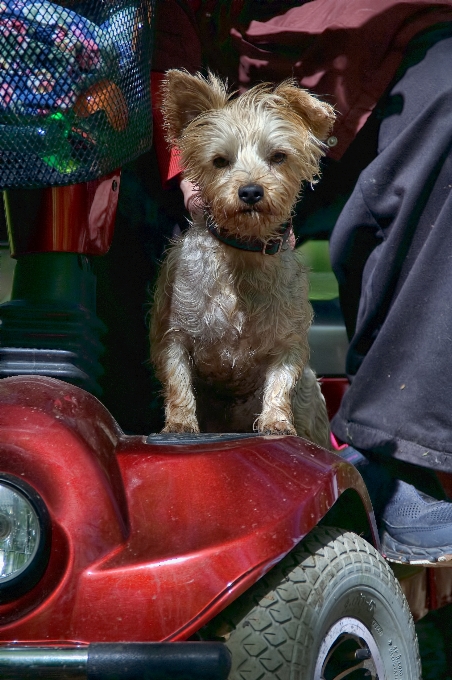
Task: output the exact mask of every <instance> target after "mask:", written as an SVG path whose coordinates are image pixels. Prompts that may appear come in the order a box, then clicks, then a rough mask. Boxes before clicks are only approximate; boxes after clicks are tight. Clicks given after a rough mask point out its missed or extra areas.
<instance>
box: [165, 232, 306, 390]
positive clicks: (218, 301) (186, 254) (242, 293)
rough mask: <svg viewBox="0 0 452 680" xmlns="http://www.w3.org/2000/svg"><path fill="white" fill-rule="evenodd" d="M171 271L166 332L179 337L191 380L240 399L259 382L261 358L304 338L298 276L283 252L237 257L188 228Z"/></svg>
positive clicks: (298, 268)
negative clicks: (190, 364)
mask: <svg viewBox="0 0 452 680" xmlns="http://www.w3.org/2000/svg"><path fill="white" fill-rule="evenodd" d="M175 250H176V251H179V252H178V254H177V256H176V258H175V262H174V265H175V266H174V268H172V276H173V277H174V278H173V281H172V305H171V313H170V319H169V328H170V329H172V330H174V331H175V332H177V333H181V334H183V335H184V338H185V344H186V346H187V348H188V350H189V352H190V356H191V357H192V360H193V363H194V367H195V375H196V376H197V378H198V379H202V380H203V381H206V382H208V383H209V382H210V383H212V384H215V385H216V386H217V387H218V386H219V385H221V386H222V389H224V390H233V391H234V392H235V393H241V394H246V393H249V392H251V391H254V390H255V389H257V388H258V387H259V386H260V384H261V383H262V382H263V381H264V379H265V368H266V366H267V365H268V363H269V359H270V358H271V357H273V356H275V355H277V354H278V352H279V351H281V352H283V351H285V350H286V348H287V344H288V343H293V342H294V341H296V340H297V337H296V336H297V335H300V342H301V338H303V337H305V335H306V332H307V329H308V327H309V323H310V321H311V318H310V309H307V308H306V305H304V304H302V301H303V300H306V297H307V277H306V271H305V269H304V267H303V266H302V265H301V263H300V262H299V261H298V260H297V258H296V256H295V255H294V253H293V252H292V251H290V250H287V251H285V252H282V253H280V254H278V255H275V256H269V255H261V254H260V253H249V252H246V251H238V250H236V249H233V248H231V247H230V246H227V245H224V244H222V243H220V242H219V241H217V240H216V239H215V238H214V237H213V236H212V235H211V234H210V233H208V232H207V231H206V228H205V226H203V225H198V226H193V227H192V228H191V229H190V230H189V231H188V232H187V234H186V235H185V237H184V238H183V240H182V242H181V243H179V244H177V245H176V246H175Z"/></svg>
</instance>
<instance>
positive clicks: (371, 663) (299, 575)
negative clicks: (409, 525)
mask: <svg viewBox="0 0 452 680" xmlns="http://www.w3.org/2000/svg"><path fill="white" fill-rule="evenodd" d="M206 632H208V634H209V636H212V637H216V638H217V639H218V638H220V639H221V638H222V639H224V640H225V643H226V645H227V646H228V647H229V649H230V651H231V652H232V670H231V674H230V676H229V678H230V680H245V679H246V680H342V678H344V679H345V678H348V677H350V678H353V680H355V678H356V680H358V679H359V678H363V679H364V678H366V680H394V679H395V678H400V679H402V678H410V680H420V679H421V665H420V659H419V650H418V644H417V638H416V633H415V630H414V624H413V619H412V617H411V613H410V611H409V608H408V604H407V602H406V600H405V597H404V595H403V593H402V591H401V589H400V586H399V583H398V581H397V580H396V579H395V577H394V575H393V573H392V571H391V569H390V568H389V567H388V565H387V564H386V562H385V560H384V559H383V558H382V557H381V556H380V555H379V554H378V553H377V551H376V550H374V548H373V547H372V546H371V545H370V544H369V543H367V541H365V540H364V539H362V538H360V537H359V536H357V535H356V534H353V533H351V532H348V531H343V530H341V529H335V528H330V527H316V528H315V529H314V530H313V531H312V532H311V533H310V534H309V535H308V536H307V537H306V538H305V539H304V540H303V541H302V543H300V544H299V545H298V546H297V547H296V548H295V549H294V550H292V552H290V553H289V554H288V555H287V556H286V557H285V558H284V559H283V560H282V561H281V562H280V563H279V564H277V565H276V566H275V567H274V568H273V569H272V570H271V571H270V572H269V573H268V574H267V575H266V576H265V577H264V578H262V579H261V580H260V581H258V582H257V583H256V584H255V585H254V586H253V587H252V588H250V589H249V590H248V591H247V592H246V593H244V595H242V596H241V597H240V598H239V599H238V600H236V601H235V602H234V603H233V604H232V605H230V606H229V607H228V608H227V609H225V610H224V611H223V612H222V613H221V614H220V615H219V616H217V617H216V618H215V619H214V620H213V621H212V622H211V623H210V624H209V626H208V627H207V629H206Z"/></svg>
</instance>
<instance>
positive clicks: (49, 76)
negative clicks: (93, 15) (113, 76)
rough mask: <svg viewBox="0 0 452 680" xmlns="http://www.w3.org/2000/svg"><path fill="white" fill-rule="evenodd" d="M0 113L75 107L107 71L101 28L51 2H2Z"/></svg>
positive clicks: (108, 52)
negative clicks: (82, 92)
mask: <svg viewBox="0 0 452 680" xmlns="http://www.w3.org/2000/svg"><path fill="white" fill-rule="evenodd" d="M0 35H1V40H0V74H1V77H0V111H2V110H3V111H8V112H11V113H16V114H21V115H28V116H36V115H46V114H48V113H50V112H52V111H54V110H55V109H59V110H65V109H67V108H70V107H71V106H72V105H73V104H74V102H75V100H76V99H77V96H78V95H79V93H80V92H81V91H82V89H86V87H88V86H89V85H90V84H91V83H92V82H94V81H96V80H98V79H99V78H100V77H101V76H102V74H103V73H104V72H106V69H107V68H108V69H109V71H111V64H109V62H110V61H111V57H112V56H116V55H115V52H116V50H115V49H114V46H113V45H112V43H111V42H110V41H109V40H108V39H106V38H105V34H104V32H103V31H102V29H101V28H100V27H99V26H97V25H96V24H94V23H92V22H91V21H89V20H88V19H86V18H84V17H82V16H80V15H79V14H77V13H76V12H73V11H71V10H69V9H67V8H65V7H60V6H59V5H55V4H53V3H51V2H47V1H46V0H40V1H39V2H30V1H26V0H25V1H24V0H0Z"/></svg>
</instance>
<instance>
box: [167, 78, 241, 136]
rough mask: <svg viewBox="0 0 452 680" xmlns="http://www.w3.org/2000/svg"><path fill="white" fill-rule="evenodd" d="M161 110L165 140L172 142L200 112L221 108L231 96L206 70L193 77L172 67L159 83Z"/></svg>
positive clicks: (219, 81)
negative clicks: (206, 74)
mask: <svg viewBox="0 0 452 680" xmlns="http://www.w3.org/2000/svg"><path fill="white" fill-rule="evenodd" d="M161 93H162V107H161V108H162V112H163V118H164V121H165V127H166V129H167V136H168V141H170V142H172V143H174V142H175V141H176V140H177V139H178V137H180V135H181V133H182V131H183V129H184V128H185V127H186V126H187V125H188V123H189V122H190V121H191V120H193V119H194V118H196V116H199V114H200V113H204V112H205V111H211V110H212V109H222V108H223V107H224V106H225V105H226V104H227V102H228V99H229V97H230V95H228V92H227V90H226V86H225V84H224V83H223V82H222V81H221V80H220V79H219V78H217V77H216V76H214V75H213V74H212V73H210V72H209V74H208V76H207V78H204V77H203V76H202V75H201V74H200V73H197V74H196V75H194V76H192V75H191V74H190V73H188V71H182V70H178V69H171V70H169V71H167V72H166V78H165V80H164V81H163V83H162V90H161Z"/></svg>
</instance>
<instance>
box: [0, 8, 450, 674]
mask: <svg viewBox="0 0 452 680" xmlns="http://www.w3.org/2000/svg"><path fill="white" fill-rule="evenodd" d="M153 9H154V8H153V4H152V2H149V0H129V1H128V3H127V4H126V3H124V2H114V1H113V2H97V1H96V3H94V2H90V1H89V0H86V2H78V3H77V2H73V3H72V2H66V1H65V2H62V3H61V4H59V5H54V4H52V3H49V2H47V0H32V1H28V0H5V1H4V2H3V3H1V8H0V22H2V26H3V29H4V38H5V40H4V46H3V47H2V48H1V52H0V54H1V56H2V60H3V62H4V63H5V64H6V66H5V67H4V70H3V71H2V73H5V74H6V75H5V80H4V82H2V83H1V85H0V87H1V88H2V93H3V94H2V97H3V98H2V104H1V110H0V119H1V120H0V177H1V181H2V184H1V188H2V189H3V192H4V202H5V210H6V216H7V224H8V236H9V241H8V245H7V246H5V248H4V251H3V255H2V261H3V262H4V263H5V268H4V270H3V273H2V274H0V276H4V277H6V278H7V274H8V267H9V266H11V260H9V254H11V255H12V257H13V258H14V261H15V269H14V275H13V283H12V288H11V292H10V294H6V293H4V292H1V293H0V294H1V295H2V296H3V298H4V299H3V304H2V306H1V307H0V324H1V325H0V375H1V377H2V378H3V379H2V380H1V382H0V675H1V677H3V678H5V679H8V680H13V679H14V680H15V679H19V678H21V679H23V678H30V679H31V678H33V679H34V678H51V677H52V678H53V677H55V678H65V679H71V678H72V679H77V680H79V679H81V678H87V679H89V680H107V679H109V680H110V679H118V680H132V679H134V680H135V679H138V678H149V679H151V678H152V679H153V680H155V679H157V678H165V680H172V679H176V678H179V679H182V678H185V679H190V678H193V680H194V679H195V678H196V679H197V680H202V679H204V678H205V679H207V678H212V679H216V678H218V679H221V678H226V677H230V678H233V679H234V680H238V679H239V678H240V679H241V678H250V679H251V678H256V679H258V678H260V679H270V678H272V679H273V678H276V679H278V678H279V679H280V680H283V679H286V678H298V679H299V680H311V679H314V680H341V679H342V678H350V680H354V679H355V678H356V679H358V678H369V679H370V680H377V679H378V680H389V679H391V680H392V679H395V678H400V679H402V678H409V679H410V680H419V679H420V677H421V675H420V662H419V655H418V649H417V642H416V636H415V633H414V626H413V619H412V615H411V613H410V610H409V607H408V604H407V601H406V599H405V597H404V596H403V594H402V589H401V587H400V585H399V582H398V580H397V579H396V578H395V576H394V573H393V570H392V569H391V568H390V567H389V565H388V563H387V562H386V561H385V559H384V558H383V557H382V556H381V555H380V554H379V541H378V534H377V531H376V527H375V521H374V518H373V512H372V507H371V503H370V500H369V497H368V494H367V491H366V488H365V485H364V483H363V481H362V479H361V477H360V475H359V474H358V472H357V471H356V470H355V469H354V468H353V467H352V466H351V465H349V464H348V463H346V462H344V461H342V460H341V458H340V457H339V456H336V455H335V454H333V453H330V452H327V451H325V450H322V449H320V448H319V447H317V446H315V445H313V444H311V443H309V442H307V441H304V440H302V439H300V438H297V437H288V436H260V435H256V434H252V433H250V434H237V435H231V434H228V435H219V434H215V435H214V434H201V435H196V436H195V435H163V434H151V435H149V436H147V435H142V436H139V435H126V434H124V432H123V431H122V430H121V428H120V426H119V425H118V423H117V422H116V421H115V419H114V418H113V417H112V416H111V415H110V413H109V412H108V410H107V409H106V408H105V407H104V406H103V405H102V403H101V402H100V401H99V400H98V398H97V397H101V394H100V389H99V383H98V377H99V375H100V373H101V371H102V367H101V362H100V355H101V352H102V345H101V342H100V337H101V335H102V323H101V322H100V321H99V319H98V317H97V315H96V296H95V292H96V291H95V276H94V274H93V272H92V269H91V265H90V259H91V258H92V257H94V256H99V255H102V254H104V253H106V252H107V250H108V248H109V246H110V243H111V239H112V234H113V225H114V220H115V210H116V203H117V199H118V191H119V184H120V173H119V172H118V171H116V170H115V168H117V167H119V166H121V165H122V164H123V163H125V162H126V161H127V160H129V159H130V158H131V157H133V156H136V155H138V154H139V153H141V152H142V151H143V150H144V149H145V148H147V147H148V145H149V142H150V134H151V130H150V123H149V110H150V101H149V88H148V83H149V72H148V71H149V44H150V42H151V38H152V33H151V24H152V16H153ZM25 47H26V48H27V49H26V50H25ZM30 54H31V55H33V59H34V61H33V63H32V64H31V65H30V61H29V60H30ZM49 55H50V57H51V58H50V57H49ZM3 62H2V64H3ZM2 68H3V65H2ZM11 73H14V76H12V75H11V76H10V75H8V74H11ZM6 251H8V252H6ZM320 325H321V324H320ZM318 330H319V328H317V331H318ZM317 331H316V332H317ZM319 332H320V336H321V337H322V338H323V339H322V342H323V341H324V337H323V335H322V333H321V329H320V331H319ZM320 336H319V337H320ZM314 356H315V353H314ZM318 370H320V371H321V368H320V369H318ZM323 372H324V373H327V374H329V375H330V376H331V375H334V372H335V371H334V370H333V369H330V370H328V369H327V370H326V371H323ZM324 386H325V393H326V395H327V399H328V401H329V404H330V407H331V409H334V405H335V403H337V401H338V399H339V398H340V394H341V390H342V389H343V386H344V383H343V381H342V380H341V379H338V378H335V377H333V378H330V379H329V380H325V381H324ZM430 571H433V570H428V573H427V570H426V569H425V568H424V567H415V568H414V571H413V569H412V570H411V571H410V572H409V573H408V577H409V578H406V579H401V583H402V585H403V587H404V590H405V592H406V593H407V594H408V595H409V599H410V604H411V606H412V609H413V611H414V613H415V614H416V616H420V615H421V614H422V613H425V611H426V608H427V607H428V606H435V603H433V599H432V598H433V597H434V594H435V593H438V592H441V593H442V594H441V597H442V601H441V602H437V603H436V604H437V605H439V604H441V603H442V602H445V601H447V600H448V598H449V590H450V588H449V586H448V585H447V584H446V585H443V587H442V590H441V589H440V588H439V586H438V584H436V586H435V582H434V578H433V576H430V575H429V574H430ZM438 571H440V570H438ZM405 575H406V574H405ZM438 583H439V581H438ZM435 588H436V590H435ZM448 588H449V590H448ZM413 593H414V594H415V596H413ZM428 598H430V599H428Z"/></svg>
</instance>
